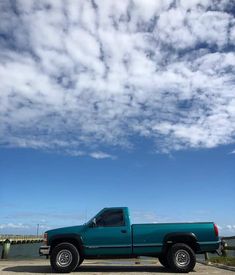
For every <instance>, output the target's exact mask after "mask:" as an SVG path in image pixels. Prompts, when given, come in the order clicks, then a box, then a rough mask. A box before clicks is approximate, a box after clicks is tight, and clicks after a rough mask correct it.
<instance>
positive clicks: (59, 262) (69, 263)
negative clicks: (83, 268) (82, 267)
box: [50, 243, 80, 273]
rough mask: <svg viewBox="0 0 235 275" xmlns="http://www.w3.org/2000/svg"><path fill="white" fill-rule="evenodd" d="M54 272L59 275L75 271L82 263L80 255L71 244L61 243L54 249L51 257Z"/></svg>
mask: <svg viewBox="0 0 235 275" xmlns="http://www.w3.org/2000/svg"><path fill="white" fill-rule="evenodd" d="M50 262H51V267H52V270H53V271H55V272H58V273H69V272H71V271H73V270H74V269H75V268H76V267H77V266H78V264H79V262H80V254H79V251H78V250H77V248H76V247H75V246H74V245H73V244H71V243H60V244H58V245H57V246H56V247H54V248H53V250H52V253H51V257H50Z"/></svg>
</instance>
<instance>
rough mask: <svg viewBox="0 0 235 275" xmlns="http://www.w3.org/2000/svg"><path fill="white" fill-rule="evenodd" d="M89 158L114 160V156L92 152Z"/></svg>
mask: <svg viewBox="0 0 235 275" xmlns="http://www.w3.org/2000/svg"><path fill="white" fill-rule="evenodd" d="M90 156H91V157H92V158H95V159H107V158H111V159H115V156H112V155H110V154H106V153H104V152H92V153H90Z"/></svg>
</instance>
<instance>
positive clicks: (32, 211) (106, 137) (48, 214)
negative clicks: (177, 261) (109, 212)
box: [0, 0, 235, 234]
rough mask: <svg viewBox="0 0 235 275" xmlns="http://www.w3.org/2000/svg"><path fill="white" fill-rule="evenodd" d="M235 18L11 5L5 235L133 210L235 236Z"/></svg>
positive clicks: (60, 4)
mask: <svg viewBox="0 0 235 275" xmlns="http://www.w3.org/2000/svg"><path fill="white" fill-rule="evenodd" d="M234 14H235V6H234V4H233V2H232V1H230V0H223V1H214V0H206V1H205V0H194V1H187V0H177V1H175V0H162V1H155V0H148V1H142V0H133V1H131V0H130V1H96V0H93V1H85V0H84V1H76V0H75V1H53V0H42V1H36V0H31V1H28V0H21V1H0V79H1V81H0V159H1V166H0V169H1V170H0V186H1V197H0V199H1V209H2V210H3V211H1V213H0V215H1V222H0V231H1V232H2V233H4V232H15V233H17V232H18V233H19V232H21V233H27V232H34V230H35V224H37V223H40V225H41V231H43V230H44V229H46V228H48V227H54V226H63V225H65V224H76V223H77V222H78V221H82V222H83V221H84V220H85V219H86V217H89V216H91V215H92V214H94V213H95V212H96V211H98V210H99V209H100V208H102V207H103V206H107V205H126V206H130V208H131V210H132V213H133V220H134V221H137V222H138V221H145V222H156V221H160V222H161V221H173V220H174V221H182V220H186V221H192V220H215V221H216V222H217V223H218V224H219V225H220V227H221V231H222V232H223V234H235V220H234V214H233V213H234V202H233V200H232V198H233V197H235V196H234V195H235V187H234V182H235V177H234V170H235V169H234V164H235V162H234V157H235V18H234ZM124 190H125V191H124ZM182 193H183V195H182ZM8 194H10V195H8ZM9 196H10V197H11V200H10V201H9V199H8V198H9ZM185 205H187V207H185Z"/></svg>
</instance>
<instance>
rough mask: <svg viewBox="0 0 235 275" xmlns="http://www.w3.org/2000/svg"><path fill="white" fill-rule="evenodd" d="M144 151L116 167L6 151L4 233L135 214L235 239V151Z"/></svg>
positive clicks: (2, 159) (0, 158)
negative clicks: (111, 209)
mask: <svg viewBox="0 0 235 275" xmlns="http://www.w3.org/2000/svg"><path fill="white" fill-rule="evenodd" d="M142 145H143V146H142V147H141V148H140V149H137V150H135V151H134V152H129V153H123V152H120V153H117V154H118V155H117V158H116V159H115V160H112V159H94V158H91V157H83V158H78V157H71V156H64V155H58V154H51V153H43V152H39V151H35V150H30V149H1V154H0V166H1V177H0V180H1V201H2V202H1V209H2V211H1V214H0V218H1V223H2V228H0V232H1V233H4V232H14V233H16V232H18V233H35V232H36V224H37V223H39V224H40V226H41V229H40V230H41V231H43V230H45V229H47V228H53V227H58V226H66V225H74V224H80V223H83V222H84V221H85V220H86V219H88V218H89V217H91V216H92V215H93V214H95V213H96V212H98V211H99V210H100V209H101V208H103V207H106V206H129V207H130V210H131V214H132V219H133V222H173V221H174V222H175V221H178V222H181V221H215V222H216V223H217V224H218V225H219V226H220V227H221V232H223V234H226V235H231V234H234V226H233V225H234V224H235V219H234V212H235V203H234V179H235V169H234V158H235V155H234V154H229V152H230V151H231V150H232V149H233V148H234V146H223V147H221V148H217V149H204V150H193V151H192V150H191V151H187V152H177V153H174V154H172V155H166V154H153V153H151V151H150V150H151V146H150V145H149V144H146V143H143V144H142ZM3 225H5V227H4V226H3Z"/></svg>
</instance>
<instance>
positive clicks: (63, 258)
mask: <svg viewBox="0 0 235 275" xmlns="http://www.w3.org/2000/svg"><path fill="white" fill-rule="evenodd" d="M72 259H73V256H72V253H71V252H70V251H69V250H67V249H63V250H61V251H60V252H59V253H58V254H57V256H56V264H57V265H58V266H60V267H67V266H69V265H70V264H71V262H72Z"/></svg>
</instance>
